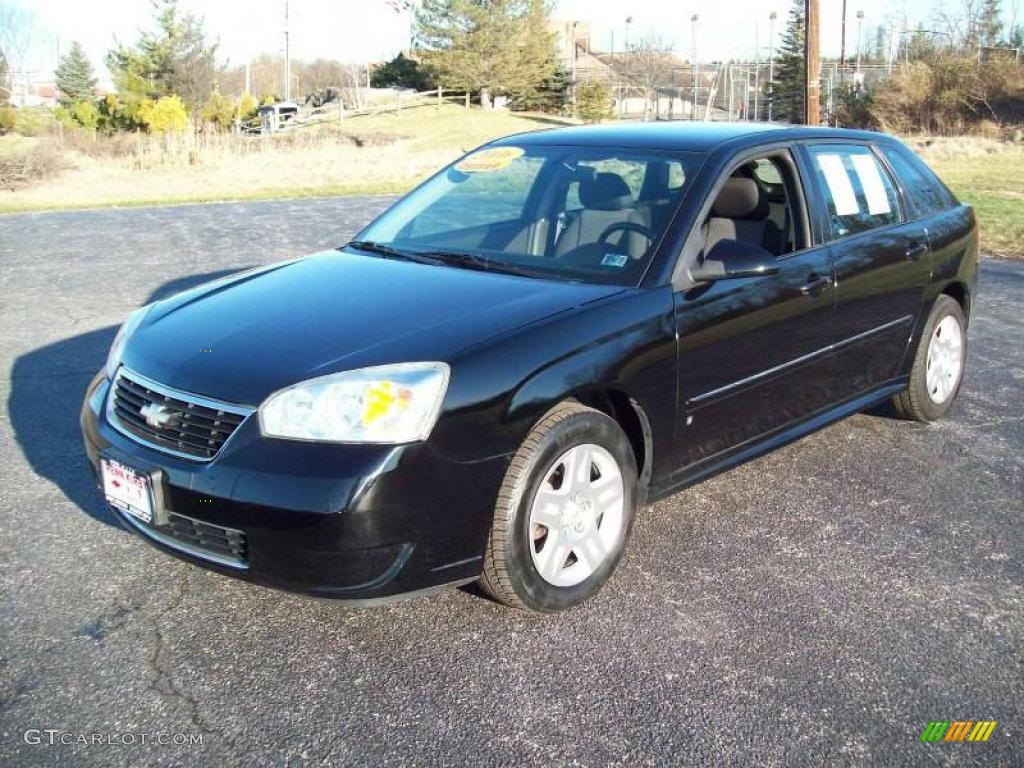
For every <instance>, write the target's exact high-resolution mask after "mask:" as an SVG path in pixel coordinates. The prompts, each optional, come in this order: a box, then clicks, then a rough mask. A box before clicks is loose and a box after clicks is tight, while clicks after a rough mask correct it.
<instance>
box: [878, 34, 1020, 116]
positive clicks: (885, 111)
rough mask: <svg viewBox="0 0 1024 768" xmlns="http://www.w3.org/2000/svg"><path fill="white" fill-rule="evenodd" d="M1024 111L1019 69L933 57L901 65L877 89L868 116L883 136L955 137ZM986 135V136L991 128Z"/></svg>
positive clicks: (973, 59)
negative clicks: (869, 115)
mask: <svg viewBox="0 0 1024 768" xmlns="http://www.w3.org/2000/svg"><path fill="white" fill-rule="evenodd" d="M1022 108H1024V69H1022V68H1021V67H1019V66H1016V65H1014V64H1013V63H1012V62H1011V63H1009V64H1008V63H1006V62H1002V61H991V62H983V63H981V64H979V63H978V60H977V58H976V57H974V56H966V55H961V54H953V53H943V52H936V53H933V54H931V55H929V56H928V57H926V58H924V59H921V60H919V61H914V62H911V63H909V64H905V65H903V66H902V67H901V68H900V70H899V71H898V72H896V73H894V74H893V76H892V77H890V78H888V79H887V80H885V81H884V82H882V83H881V84H879V85H878V86H877V87H876V89H875V92H874V93H873V95H872V104H871V107H870V114H871V117H872V118H873V120H874V122H875V123H877V125H878V126H879V127H881V128H882V129H884V130H887V131H892V132H897V133H916V132H926V133H938V134H955V133H964V132H968V131H970V130H971V129H972V128H974V129H976V128H977V126H978V125H979V124H980V123H981V122H982V121H985V120H988V121H992V122H999V121H1000V120H1002V119H1005V118H1003V117H1000V115H1001V114H1002V115H1013V114H1015V113H1016V112H1018V111H1019V110H1020V109H1022ZM982 130H988V131H989V132H991V128H988V129H985V128H983V129H982Z"/></svg>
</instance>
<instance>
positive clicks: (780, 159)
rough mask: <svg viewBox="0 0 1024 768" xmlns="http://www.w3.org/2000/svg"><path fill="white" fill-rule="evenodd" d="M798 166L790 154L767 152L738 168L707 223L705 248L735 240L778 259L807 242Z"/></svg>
mask: <svg viewBox="0 0 1024 768" xmlns="http://www.w3.org/2000/svg"><path fill="white" fill-rule="evenodd" d="M794 174H795V170H794V167H793V165H792V162H791V160H789V158H788V156H786V155H779V154H774V155H767V156H765V157H760V158H756V159H754V160H751V161H748V162H745V163H744V164H742V165H741V166H739V167H738V168H736V169H734V170H733V171H732V173H731V174H730V175H729V178H727V179H726V180H725V184H724V186H723V187H722V188H721V189H720V190H719V192H718V195H717V197H716V198H715V202H714V203H713V204H712V206H711V212H710V214H709V215H708V217H707V219H706V220H705V222H704V225H703V234H704V244H703V253H704V255H705V256H707V255H708V254H710V253H711V252H712V250H713V249H714V247H715V246H716V245H718V244H719V243H721V242H722V241H735V242H740V243H743V244H745V245H750V246H754V247H756V248H761V249H763V250H765V251H767V252H768V253H769V254H771V255H772V256H774V257H776V258H779V257H782V256H786V255H788V254H790V253H792V252H794V251H796V250H799V249H800V248H802V247H803V245H804V241H803V235H802V227H801V221H800V219H799V218H798V216H797V215H796V213H797V211H796V208H795V205H794V201H795V200H796V190H797V187H796V182H795V175H794Z"/></svg>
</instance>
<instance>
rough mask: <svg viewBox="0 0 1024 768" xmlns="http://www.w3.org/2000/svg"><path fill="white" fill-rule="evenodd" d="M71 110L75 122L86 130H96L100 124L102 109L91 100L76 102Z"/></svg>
mask: <svg viewBox="0 0 1024 768" xmlns="http://www.w3.org/2000/svg"><path fill="white" fill-rule="evenodd" d="M69 111H70V113H71V117H73V118H74V120H75V122H76V123H78V124H79V125H80V126H82V127H83V128H85V129H86V130H89V131H95V130H96V126H97V125H99V121H100V111H99V110H98V109H97V108H96V105H95V104H93V103H92V102H91V101H78V102H75V103H74V104H72V105H71V109H70V110H69Z"/></svg>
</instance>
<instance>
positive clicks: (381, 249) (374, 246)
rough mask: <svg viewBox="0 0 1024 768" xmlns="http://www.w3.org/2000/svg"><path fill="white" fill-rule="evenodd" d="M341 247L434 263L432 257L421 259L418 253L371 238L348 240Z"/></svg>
mask: <svg viewBox="0 0 1024 768" xmlns="http://www.w3.org/2000/svg"><path fill="white" fill-rule="evenodd" d="M342 248H358V249H359V250H360V251H368V252H370V253H379V254H380V255H381V256H387V257H388V258H389V259H404V260H405V261H414V262H416V263H417V264H434V263H435V262H434V261H433V260H432V259H422V258H420V257H419V255H418V254H415V253H409V252H407V251H400V250H398V249H397V248H392V247H391V246H390V245H384V243H377V242H374V241H373V240H350V241H349V242H347V243H345V245H343V246H342ZM339 250H340V249H339Z"/></svg>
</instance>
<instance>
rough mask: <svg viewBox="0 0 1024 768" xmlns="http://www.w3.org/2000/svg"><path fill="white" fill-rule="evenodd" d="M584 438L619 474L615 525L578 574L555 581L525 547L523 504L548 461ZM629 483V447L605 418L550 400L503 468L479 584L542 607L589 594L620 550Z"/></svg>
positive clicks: (526, 509)
mask: <svg viewBox="0 0 1024 768" xmlns="http://www.w3.org/2000/svg"><path fill="white" fill-rule="evenodd" d="M588 443H592V444H596V445H598V446H600V447H602V448H604V449H605V450H606V451H608V453H610V454H611V456H612V457H613V458H614V460H615V461H616V463H617V464H618V468H619V470H620V472H621V474H622V484H623V500H624V503H623V521H622V526H621V532H620V534H619V536H618V540H617V542H616V543H615V545H614V546H612V547H609V548H608V554H607V556H606V558H605V559H604V560H603V561H602V562H601V565H600V566H598V567H597V568H596V569H595V570H594V572H593V573H592V574H591V575H590V576H589V577H588V578H587V579H586V580H584V581H582V582H580V583H579V584H576V585H573V586H567V587H560V586H555V585H553V584H551V583H549V582H548V581H546V580H545V579H544V578H543V577H542V576H541V575H540V572H539V571H538V570H537V567H536V566H535V565H534V560H533V556H532V554H531V552H530V549H529V548H530V547H533V546H534V538H533V536H532V534H531V524H530V509H531V507H532V505H533V500H534V497H535V495H536V493H537V490H538V488H539V487H540V485H541V483H542V482H543V481H544V478H545V477H546V475H547V473H548V470H550V469H551V468H552V466H553V464H554V463H555V462H556V461H557V460H559V458H560V457H562V456H563V455H564V454H565V453H566V452H567V451H569V450H570V449H571V448H573V447H575V446H578V445H583V444H588ZM636 483H637V469H636V460H635V458H634V456H633V450H632V447H631V446H630V443H629V439H628V438H627V437H626V435H625V433H624V432H623V431H622V429H621V428H620V427H619V425H618V424H617V423H616V422H615V421H614V420H613V419H611V418H609V417H608V416H606V415H605V414H603V413H601V412H600V411H596V410H594V409H592V408H587V407H585V406H583V405H580V404H579V403H577V402H572V401H570V402H565V403H561V404H559V405H558V406H556V407H555V408H553V409H552V410H551V411H549V412H548V413H547V414H546V415H545V416H544V417H543V418H542V419H541V420H540V421H539V422H538V423H537V425H536V426H535V427H534V428H533V429H532V430H531V431H530V433H529V435H527V437H526V439H525V440H524V441H523V444H522V445H521V446H520V447H519V450H518V452H517V453H516V455H515V456H514V457H513V458H512V463H511V464H510V466H509V468H508V471H507V472H506V474H505V480H504V482H503V483H502V486H501V490H500V491H499V493H498V500H497V504H496V506H495V510H494V523H493V525H492V527H491V533H490V536H489V537H488V541H487V551H486V554H485V556H484V568H483V577H482V583H483V587H484V589H485V590H486V591H487V592H488V593H489V594H490V595H491V596H492V597H493V598H494V599H495V600H497V601H499V602H501V603H504V604H505V605H508V606H511V607H513V608H521V609H525V610H531V611H539V612H547V613H550V612H555V611H561V610H565V609H567V608H571V607H573V606H575V605H578V604H579V603H582V602H583V601H584V600H586V599H587V598H589V597H591V596H592V595H594V594H595V593H596V592H597V591H598V590H599V589H600V588H601V587H602V586H603V585H604V583H605V582H606V581H607V580H608V578H609V576H610V575H611V574H612V572H613V571H614V570H615V566H616V565H617V564H618V562H619V560H620V559H621V557H622V553H623V551H624V550H625V546H626V541H627V540H628V539H629V533H630V530H631V528H632V525H633V518H634V515H635V509H634V507H635V505H636V498H637V495H636Z"/></svg>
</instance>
